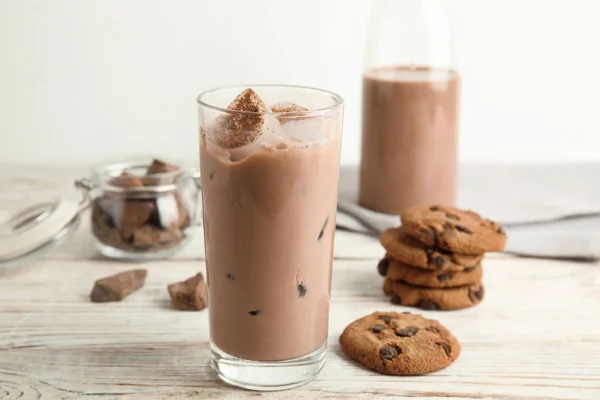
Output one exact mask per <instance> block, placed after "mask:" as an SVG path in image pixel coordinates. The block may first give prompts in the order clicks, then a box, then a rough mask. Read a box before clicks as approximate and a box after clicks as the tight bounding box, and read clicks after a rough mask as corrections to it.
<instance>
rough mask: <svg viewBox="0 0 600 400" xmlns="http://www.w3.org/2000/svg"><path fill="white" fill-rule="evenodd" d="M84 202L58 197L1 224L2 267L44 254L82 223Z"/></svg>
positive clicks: (0, 261) (0, 256)
mask: <svg viewBox="0 0 600 400" xmlns="http://www.w3.org/2000/svg"><path fill="white" fill-rule="evenodd" d="M80 209H81V204H78V203H76V202H74V201H71V200H68V199H58V200H55V201H46V202H42V203H38V204H35V205H33V206H30V207H28V208H26V209H25V210H22V211H20V212H18V213H17V214H15V215H14V216H12V217H10V218H9V219H8V221H6V222H4V223H2V224H1V225H0V267H5V266H11V265H13V264H14V263H17V262H20V261H23V260H24V259H26V258H28V257H35V256H38V255H40V254H41V253H42V252H43V251H44V250H47V249H49V248H51V247H53V246H54V245H56V244H57V243H58V242H59V241H60V240H61V239H63V238H64V237H66V236H67V235H68V234H69V233H70V232H71V231H73V230H74V229H76V228H77V226H78V225H79V211H80Z"/></svg>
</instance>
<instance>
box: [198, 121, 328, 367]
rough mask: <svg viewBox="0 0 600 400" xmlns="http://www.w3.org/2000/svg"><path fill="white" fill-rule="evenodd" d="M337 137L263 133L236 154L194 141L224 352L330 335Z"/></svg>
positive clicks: (290, 354) (211, 288) (300, 344)
mask: <svg viewBox="0 0 600 400" xmlns="http://www.w3.org/2000/svg"><path fill="white" fill-rule="evenodd" d="M300 122H301V121H299V123H300ZM289 124H292V122H289ZM291 126H292V125H290V127H291ZM307 126H312V127H315V126H320V125H314V124H313V125H307ZM298 127H300V128H299V129H301V125H298ZM306 133H307V136H310V134H314V133H315V132H306ZM317 136H319V135H317ZM334 136H335V137H332V138H330V139H328V140H325V141H319V142H308V143H307V142H298V141H295V140H291V139H289V140H288V139H285V140H284V139H277V140H267V141H262V143H261V144H259V145H249V146H246V148H241V149H236V150H235V151H234V152H232V151H230V150H227V149H220V148H218V147H217V146H213V145H212V144H211V143H210V141H209V140H206V137H204V136H202V137H201V139H200V142H201V143H200V162H201V168H202V171H203V174H202V191H203V212H204V224H205V226H204V231H205V248H206V259H207V281H208V295H209V301H208V306H209V318H210V328H211V329H210V330H211V338H212V341H213V343H214V344H215V345H216V346H218V347H219V348H220V349H221V350H223V351H224V352H226V353H228V354H229V355H232V356H236V357H240V358H243V359H248V360H260V361H277V360H287V359H292V358H296V357H300V356H303V355H306V354H308V353H311V352H312V351H314V350H316V349H318V348H319V347H320V346H321V345H322V344H323V343H324V342H325V340H326V338H327V328H328V319H329V293H330V288H331V264H332V258H333V238H334V232H335V214H336V203H337V185H338V174H339V155H340V154H339V152H340V138H339V135H334Z"/></svg>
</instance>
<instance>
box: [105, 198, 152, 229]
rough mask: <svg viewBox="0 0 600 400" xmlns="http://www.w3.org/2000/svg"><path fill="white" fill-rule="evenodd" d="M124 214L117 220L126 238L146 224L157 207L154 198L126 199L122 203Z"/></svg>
mask: <svg viewBox="0 0 600 400" xmlns="http://www.w3.org/2000/svg"><path fill="white" fill-rule="evenodd" d="M122 204H123V208H122V215H121V218H120V219H117V220H116V221H115V223H116V225H117V226H118V227H119V228H120V230H121V235H122V236H123V237H124V238H130V237H131V235H133V233H134V231H135V230H137V229H138V228H140V227H141V226H143V225H144V224H146V222H148V220H149V219H150V216H151V215H152V212H153V211H154V208H155V203H154V201H153V200H126V201H125V202H123V203H122Z"/></svg>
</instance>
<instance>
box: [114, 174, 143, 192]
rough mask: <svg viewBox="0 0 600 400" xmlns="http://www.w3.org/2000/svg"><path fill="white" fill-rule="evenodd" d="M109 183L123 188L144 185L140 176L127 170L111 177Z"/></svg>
mask: <svg viewBox="0 0 600 400" xmlns="http://www.w3.org/2000/svg"><path fill="white" fill-rule="evenodd" d="M108 184H109V185H112V186H116V187H119V188H121V189H131V188H136V187H141V186H144V182H143V181H142V179H141V178H140V177H139V176H137V175H134V174H131V173H129V172H127V171H123V172H122V173H121V175H120V176H118V177H116V178H112V179H110V180H109V181H108Z"/></svg>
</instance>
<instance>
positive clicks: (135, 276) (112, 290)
mask: <svg viewBox="0 0 600 400" xmlns="http://www.w3.org/2000/svg"><path fill="white" fill-rule="evenodd" d="M147 275H148V271H146V270H145V269H135V270H131V271H125V272H121V273H119V274H116V275H112V276H108V277H106V278H102V279H98V280H97V281H96V283H95V284H94V288H93V289H92V293H91V294H90V299H91V300H92V301H93V302H94V303H106V302H109V301H121V300H123V299H124V298H125V297H127V296H128V295H129V294H131V293H132V292H134V291H136V290H138V289H140V288H141V287H142V286H144V283H145V282H146V276H147Z"/></svg>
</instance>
